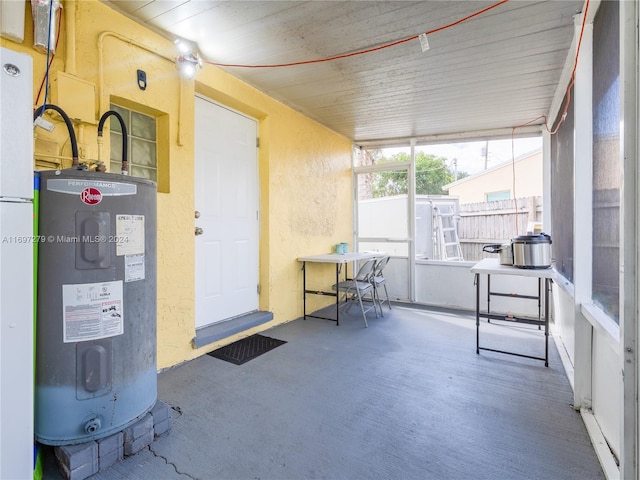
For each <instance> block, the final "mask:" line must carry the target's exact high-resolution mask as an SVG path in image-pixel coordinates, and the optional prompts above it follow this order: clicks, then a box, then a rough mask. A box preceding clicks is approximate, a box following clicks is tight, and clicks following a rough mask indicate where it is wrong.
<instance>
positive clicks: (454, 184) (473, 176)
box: [442, 148, 542, 191]
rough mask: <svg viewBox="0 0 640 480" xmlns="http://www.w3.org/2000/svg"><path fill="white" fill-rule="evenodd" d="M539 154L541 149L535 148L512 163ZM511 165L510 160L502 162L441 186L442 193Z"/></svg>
mask: <svg viewBox="0 0 640 480" xmlns="http://www.w3.org/2000/svg"><path fill="white" fill-rule="evenodd" d="M541 152H542V149H541V148H537V149H536V150H533V151H531V152H527V153H523V154H522V155H520V156H518V157H516V158H515V160H513V162H516V163H518V162H522V161H523V160H526V159H528V158H531V157H533V156H534V155H539V154H540V153H541ZM511 163H512V160H508V161H506V162H503V163H501V164H499V165H495V166H493V167H491V168H487V169H486V170H482V171H481V172H478V173H474V174H473V175H469V176H468V177H464V178H461V179H460V180H456V181H455V182H451V183H448V184H446V185H443V186H442V190H443V191H448V190H449V189H450V188H451V187H457V186H458V185H460V184H463V183H465V182H469V181H473V180H476V179H478V178H479V177H482V176H484V175H488V174H489V173H491V172H495V171H496V170H499V169H501V168H504V167H505V166H507V165H511Z"/></svg>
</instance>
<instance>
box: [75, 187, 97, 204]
mask: <svg viewBox="0 0 640 480" xmlns="http://www.w3.org/2000/svg"><path fill="white" fill-rule="evenodd" d="M80 200H82V202H83V203H86V204H87V205H97V204H99V203H100V202H101V201H102V192H101V191H100V190H98V189H97V188H93V187H88V188H85V189H84V190H82V192H81V193H80Z"/></svg>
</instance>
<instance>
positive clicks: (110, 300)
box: [62, 280, 124, 343]
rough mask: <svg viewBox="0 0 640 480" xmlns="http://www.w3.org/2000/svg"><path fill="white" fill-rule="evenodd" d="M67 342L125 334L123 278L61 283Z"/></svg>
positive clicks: (65, 338) (65, 341) (64, 339)
mask: <svg viewBox="0 0 640 480" xmlns="http://www.w3.org/2000/svg"><path fill="white" fill-rule="evenodd" d="M62 307H63V314H64V323H63V341H64V343H72V342H85V341H88V340H98V339H100V338H108V337H115V336H116V335H122V334H123V333H124V320H123V318H122V280H119V281H115V282H101V283H79V284H75V285H63V286H62Z"/></svg>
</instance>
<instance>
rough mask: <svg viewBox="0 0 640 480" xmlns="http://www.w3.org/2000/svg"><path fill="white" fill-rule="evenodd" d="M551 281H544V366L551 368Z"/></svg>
mask: <svg viewBox="0 0 640 480" xmlns="http://www.w3.org/2000/svg"><path fill="white" fill-rule="evenodd" d="M550 287H551V279H550V278H545V279H544V366H545V367H548V366H549V289H550Z"/></svg>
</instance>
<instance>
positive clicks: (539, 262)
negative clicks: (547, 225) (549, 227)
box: [511, 233, 551, 268]
mask: <svg viewBox="0 0 640 480" xmlns="http://www.w3.org/2000/svg"><path fill="white" fill-rule="evenodd" d="M511 248H512V249H513V266H514V267H518V268H549V267H550V266H551V237H550V236H549V235H547V234H546V233H540V234H538V235H519V236H517V237H515V238H512V239H511Z"/></svg>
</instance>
